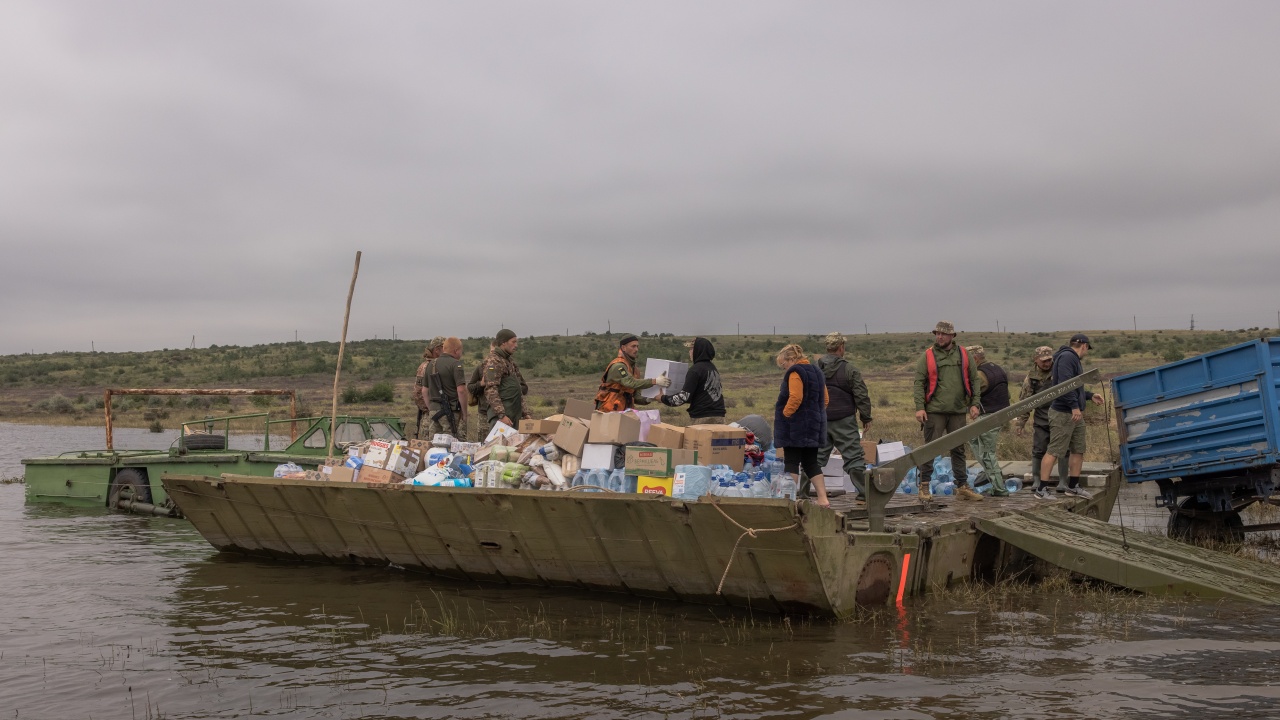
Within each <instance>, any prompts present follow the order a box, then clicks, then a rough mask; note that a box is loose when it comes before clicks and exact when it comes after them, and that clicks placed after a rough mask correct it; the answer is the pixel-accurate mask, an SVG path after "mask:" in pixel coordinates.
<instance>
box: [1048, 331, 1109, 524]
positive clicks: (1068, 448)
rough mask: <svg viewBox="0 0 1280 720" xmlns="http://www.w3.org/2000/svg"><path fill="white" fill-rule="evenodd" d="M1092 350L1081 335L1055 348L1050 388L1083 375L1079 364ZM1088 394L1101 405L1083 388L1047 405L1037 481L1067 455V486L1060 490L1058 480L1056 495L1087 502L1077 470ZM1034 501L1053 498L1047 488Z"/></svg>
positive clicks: (1097, 399)
mask: <svg viewBox="0 0 1280 720" xmlns="http://www.w3.org/2000/svg"><path fill="white" fill-rule="evenodd" d="M1092 349H1093V344H1092V343H1090V342H1089V336H1088V335H1085V334H1084V333H1076V334H1075V335H1072V336H1071V339H1070V340H1068V341H1067V344H1066V345H1063V346H1062V347H1060V348H1058V352H1056V353H1054V354H1053V369H1052V370H1050V372H1051V373H1052V375H1051V376H1050V378H1049V382H1050V384H1052V385H1057V384H1058V383H1064V382H1066V381H1068V380H1070V379H1071V378H1073V377H1076V376H1077V375H1080V374H1082V373H1084V365H1082V364H1081V363H1080V360H1081V359H1083V358H1084V356H1085V355H1088V354H1089V351H1090V350H1092ZM1091 394H1092V395H1093V398H1092V399H1093V402H1094V403H1095V404H1097V405H1101V404H1102V396H1101V395H1098V394H1097V393H1089V392H1088V391H1087V390H1085V389H1084V388H1077V389H1076V390H1073V391H1071V392H1069V393H1067V394H1066V395H1063V396H1061V397H1059V398H1057V399H1056V400H1054V401H1053V402H1052V403H1049V449H1048V450H1047V451H1046V452H1045V454H1044V458H1043V459H1042V460H1041V461H1040V477H1042V478H1043V477H1048V475H1049V471H1050V470H1051V469H1053V465H1054V463H1056V462H1058V458H1060V457H1062V456H1064V455H1066V454H1067V453H1070V454H1071V460H1070V467H1069V468H1068V470H1067V472H1068V473H1069V475H1068V476H1067V486H1066V488H1063V486H1062V482H1061V478H1059V482H1058V492H1060V493H1064V492H1065V493H1066V494H1068V495H1075V496H1077V497H1082V498H1086V499H1087V498H1090V497H1093V496H1092V495H1090V494H1089V491H1088V490H1085V489H1084V488H1082V487H1080V468H1081V467H1082V466H1083V465H1084V450H1085V433H1084V403H1085V401H1086V400H1088V399H1089V396H1090V395H1091ZM1036 497H1038V498H1041V499H1043V500H1048V499H1050V498H1051V497H1052V496H1051V495H1050V493H1049V489H1048V488H1041V489H1040V490H1039V492H1037V493H1036Z"/></svg>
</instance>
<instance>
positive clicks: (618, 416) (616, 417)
mask: <svg viewBox="0 0 1280 720" xmlns="http://www.w3.org/2000/svg"><path fill="white" fill-rule="evenodd" d="M589 439H590V441H591V442H593V443H608V444H612V445H626V444H627V443H629V442H637V441H639V440H640V418H637V417H636V416H635V415H631V414H629V413H620V412H613V413H596V414H595V415H593V416H592V418H591V435H590V436H589Z"/></svg>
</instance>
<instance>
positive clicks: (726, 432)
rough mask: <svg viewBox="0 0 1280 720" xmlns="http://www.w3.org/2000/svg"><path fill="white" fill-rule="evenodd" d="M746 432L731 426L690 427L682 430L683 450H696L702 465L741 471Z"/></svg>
mask: <svg viewBox="0 0 1280 720" xmlns="http://www.w3.org/2000/svg"><path fill="white" fill-rule="evenodd" d="M746 444H747V431H746V430H744V429H742V428H740V427H733V426H732V425H690V426H689V427H687V428H685V429H684V449H685V450H697V451H698V462H699V463H701V464H703V465H728V466H729V467H731V468H733V469H734V471H735V472H736V471H740V470H742V465H743V454H742V451H743V448H744V447H746Z"/></svg>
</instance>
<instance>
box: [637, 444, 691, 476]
mask: <svg viewBox="0 0 1280 720" xmlns="http://www.w3.org/2000/svg"><path fill="white" fill-rule="evenodd" d="M697 464H698V453H697V451H696V450H672V449H671V448H651V447H629V448H627V457H626V463H625V465H624V467H625V468H626V473H627V474H628V475H648V476H651V477H672V476H674V475H675V474H676V466H677V465H697Z"/></svg>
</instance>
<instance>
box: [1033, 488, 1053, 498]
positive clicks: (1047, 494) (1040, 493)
mask: <svg viewBox="0 0 1280 720" xmlns="http://www.w3.org/2000/svg"><path fill="white" fill-rule="evenodd" d="M1033 494H1034V495H1035V496H1036V498H1037V499H1040V500H1052V499H1054V498H1053V491H1052V490H1050V489H1049V488H1047V487H1042V488H1040V489H1039V490H1037V491H1035V493H1033Z"/></svg>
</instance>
